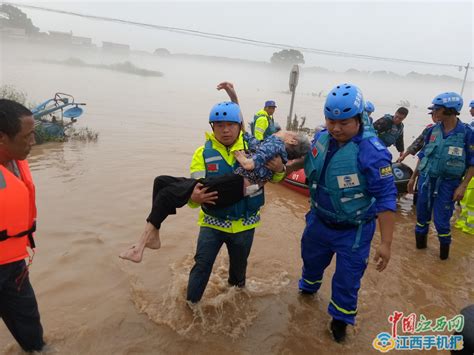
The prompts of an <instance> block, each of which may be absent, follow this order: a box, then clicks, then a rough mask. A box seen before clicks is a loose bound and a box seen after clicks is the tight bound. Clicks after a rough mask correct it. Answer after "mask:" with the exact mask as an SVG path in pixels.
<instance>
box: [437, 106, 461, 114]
mask: <svg viewBox="0 0 474 355" xmlns="http://www.w3.org/2000/svg"><path fill="white" fill-rule="evenodd" d="M441 109H442V110H443V115H445V116H453V115H454V116H457V115H459V114H460V113H459V112H458V110H456V109H455V108H454V107H444V106H443V107H441Z"/></svg>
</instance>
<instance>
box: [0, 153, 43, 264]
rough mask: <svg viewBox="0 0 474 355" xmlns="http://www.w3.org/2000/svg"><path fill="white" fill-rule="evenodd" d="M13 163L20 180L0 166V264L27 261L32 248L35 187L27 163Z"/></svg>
mask: <svg viewBox="0 0 474 355" xmlns="http://www.w3.org/2000/svg"><path fill="white" fill-rule="evenodd" d="M16 164H17V166H18V170H19V171H20V176H21V179H20V178H18V177H17V176H15V175H14V174H13V173H12V172H11V171H9V170H8V169H7V168H6V167H5V166H3V165H1V164H0V265H2V264H9V263H12V262H14V261H18V260H21V259H25V258H27V257H28V249H27V247H28V246H29V247H30V248H34V247H35V245H34V241H33V232H34V231H35V229H36V224H35V219H36V205H35V186H34V184H33V179H32V178H31V173H30V168H29V167H28V163H27V161H26V160H17V161H16Z"/></svg>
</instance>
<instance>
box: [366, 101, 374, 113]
mask: <svg viewBox="0 0 474 355" xmlns="http://www.w3.org/2000/svg"><path fill="white" fill-rule="evenodd" d="M365 111H366V112H367V113H372V112H374V111H375V106H374V104H373V103H372V102H370V101H366V102H365Z"/></svg>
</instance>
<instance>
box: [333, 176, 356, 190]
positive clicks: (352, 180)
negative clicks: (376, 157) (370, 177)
mask: <svg viewBox="0 0 474 355" xmlns="http://www.w3.org/2000/svg"><path fill="white" fill-rule="evenodd" d="M337 184H338V186H339V188H340V189H345V188H348V187H354V186H359V185H360V182H359V177H358V176H357V174H350V175H340V176H338V177H337Z"/></svg>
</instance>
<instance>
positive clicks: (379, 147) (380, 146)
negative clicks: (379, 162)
mask: <svg viewBox="0 0 474 355" xmlns="http://www.w3.org/2000/svg"><path fill="white" fill-rule="evenodd" d="M369 141H370V143H372V145H373V146H374V147H375V149H377V150H384V149H387V148H386V147H385V145H384V144H383V143H382V142H380V140H379V139H378V138H377V137H370V138H369Z"/></svg>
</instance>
